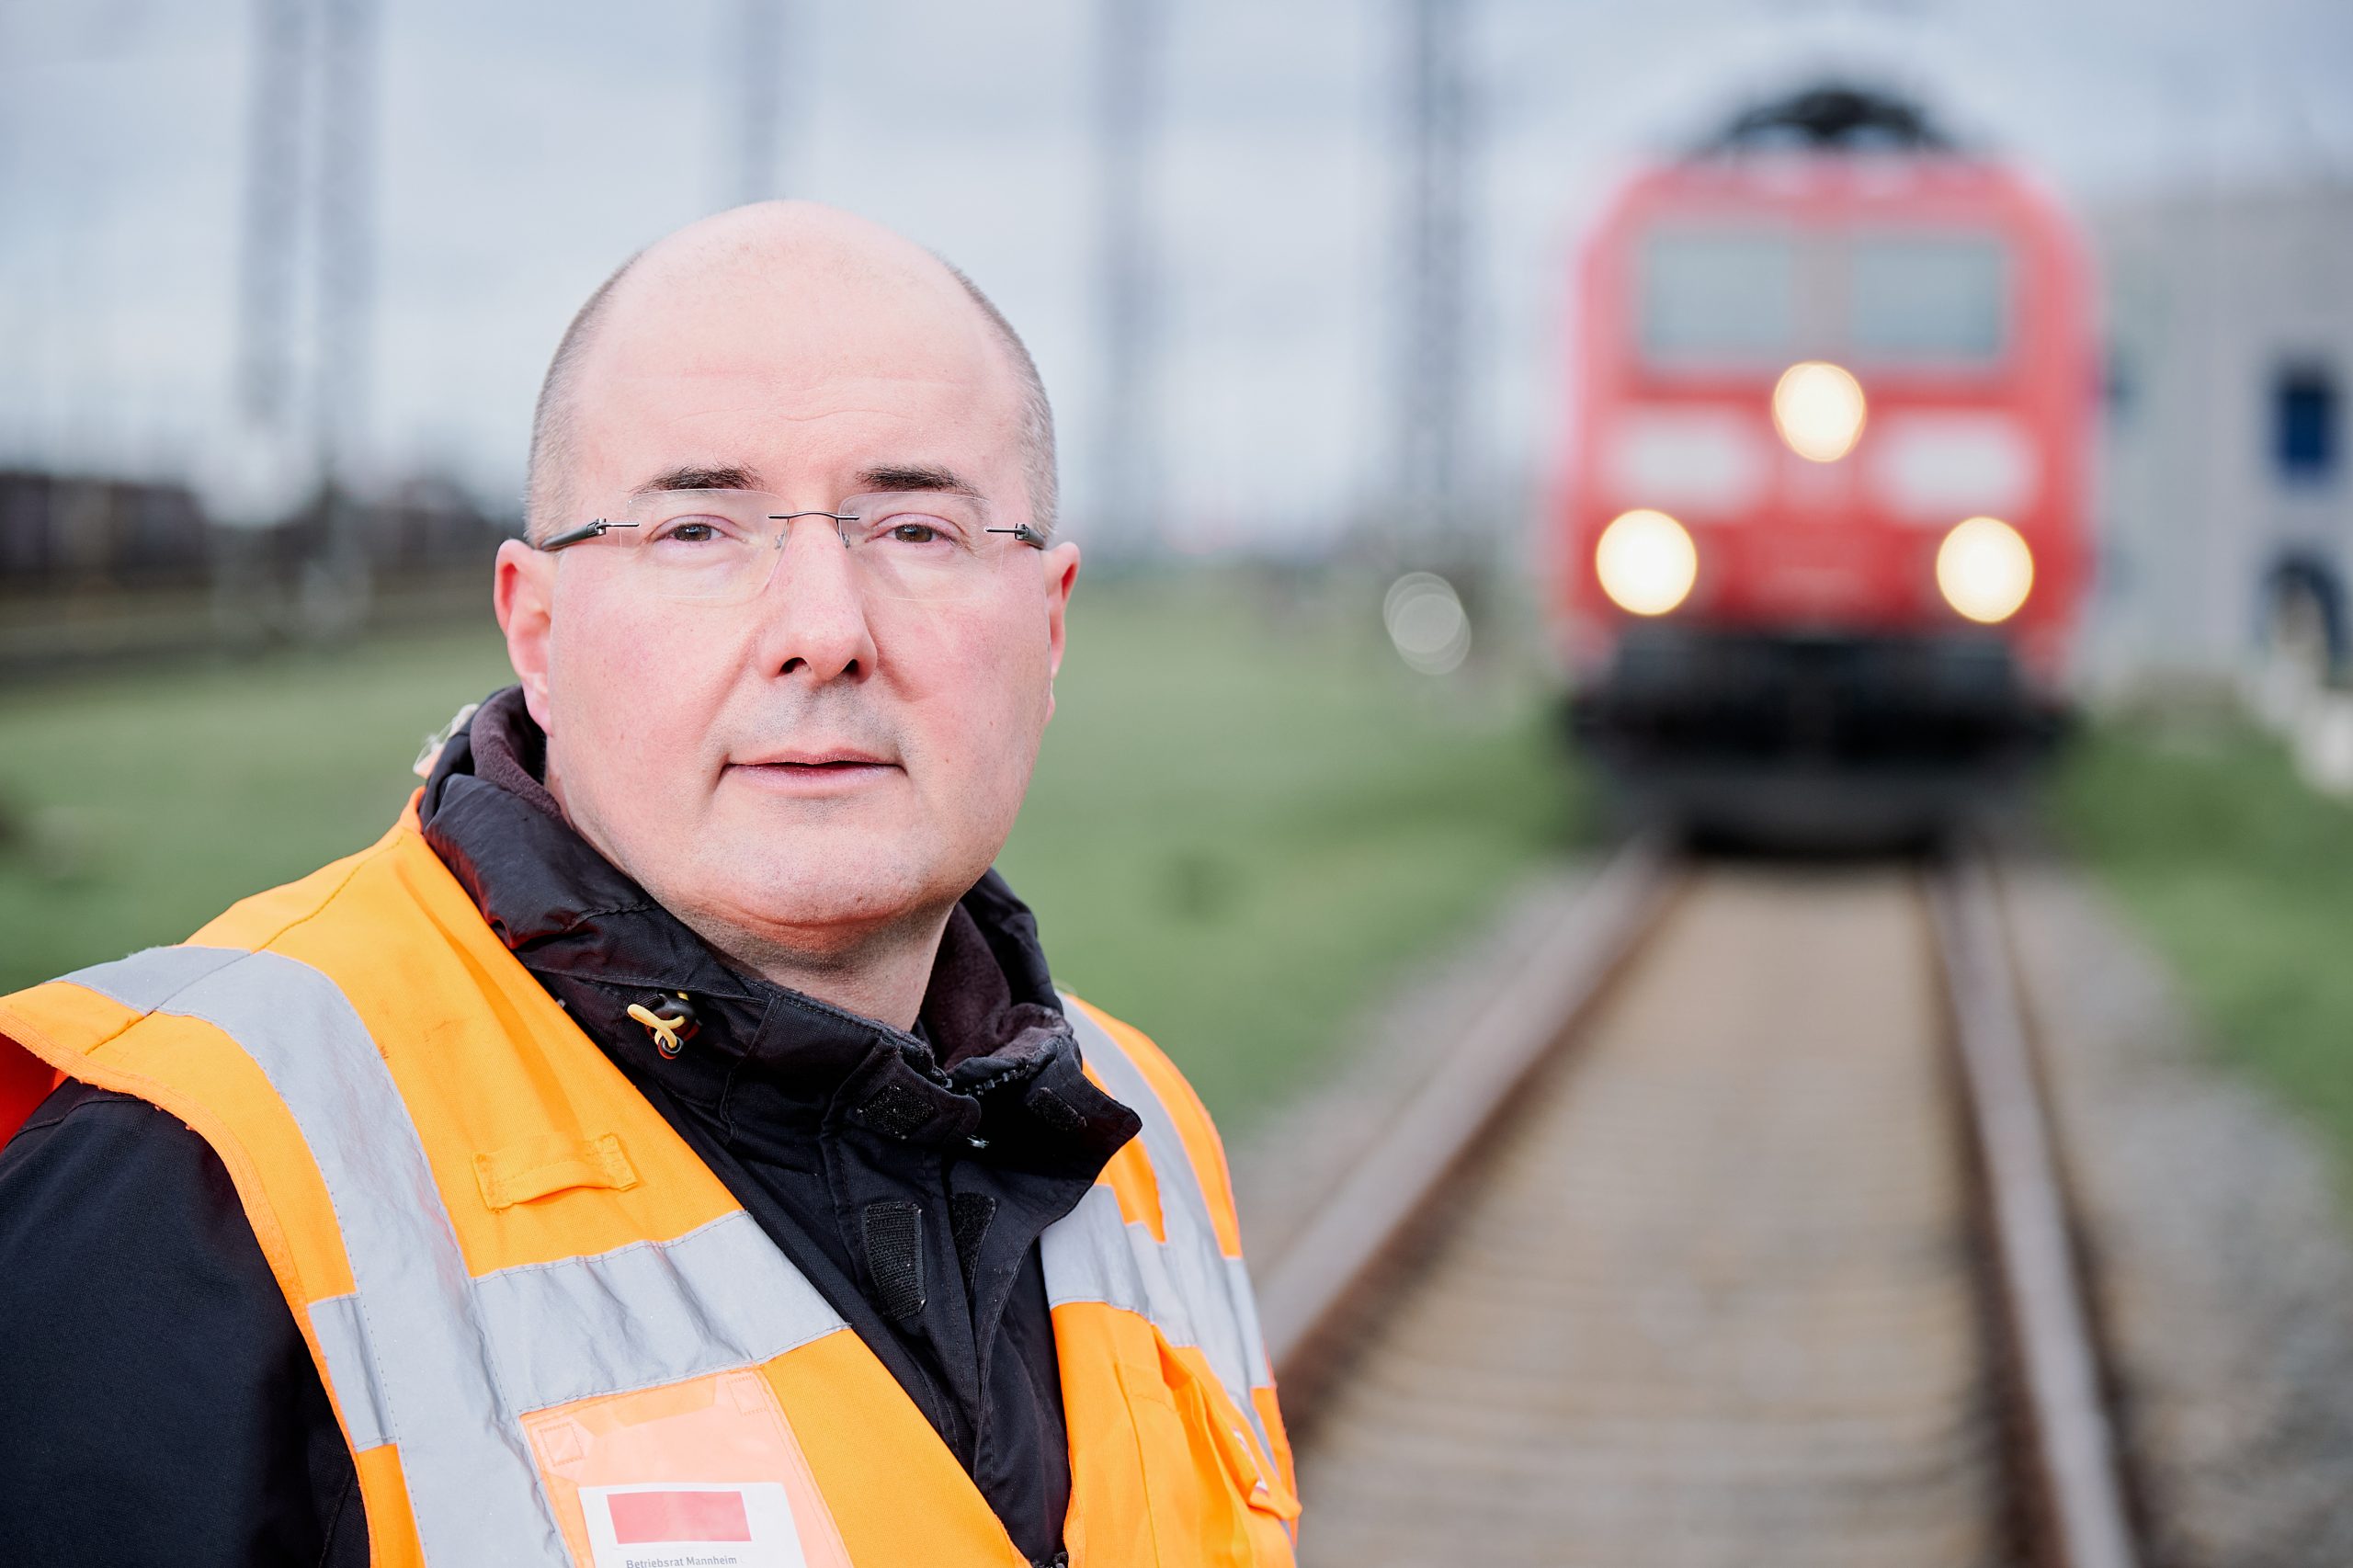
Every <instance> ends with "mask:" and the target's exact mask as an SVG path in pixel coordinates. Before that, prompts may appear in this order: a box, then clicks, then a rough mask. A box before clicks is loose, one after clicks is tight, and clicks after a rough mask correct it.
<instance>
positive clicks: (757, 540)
mask: <svg viewBox="0 0 2353 1568" xmlns="http://www.w3.org/2000/svg"><path fill="white" fill-rule="evenodd" d="M801 517H824V519H826V520H827V521H828V522H831V523H832V524H833V525H834V531H835V534H837V535H838V536H839V537H840V539H841V541H842V547H843V548H844V549H846V550H847V551H849V559H850V565H851V569H852V571H853V572H854V573H855V574H856V575H857V577H858V583H859V585H860V586H861V587H863V588H864V589H865V590H866V591H868V592H870V593H871V594H874V595H876V596H878V597H883V598H893V599H914V600H925V601H940V600H952V599H961V598H970V597H974V596H975V595H977V594H979V593H980V592H982V591H983V589H984V588H985V587H986V586H987V585H988V583H989V581H990V579H991V578H992V577H993V576H994V575H995V573H996V572H997V571H999V570H1000V569H1001V568H1002V567H1003V565H1004V563H1005V561H1006V558H1007V557H1008V556H1009V555H1011V554H1012V553H1014V552H1013V551H1009V550H1006V549H1005V548H1003V547H1001V546H998V545H997V544H996V543H995V540H992V539H991V538H990V537H989V536H991V535H992V534H1009V535H1011V536H1012V537H1013V539H1014V540H1016V542H1017V543H1019V544H1023V545H1028V546H1029V547H1030V548H1031V549H1035V550H1043V549H1044V548H1045V547H1046V536H1045V535H1044V534H1042V533H1040V532H1039V531H1038V530H1037V529H1036V528H1031V527H1030V526H1029V524H1028V523H1017V524H1015V525H1014V526H1012V527H1010V528H994V527H991V526H990V524H989V514H988V505H987V503H986V502H984V501H983V500H981V499H980V498H979V497H978V496H973V495H962V494H956V493H954V492H952V491H893V492H887V493H881V494H872V495H853V496H851V497H850V498H849V499H848V500H847V501H844V502H843V503H841V505H840V506H836V507H835V509H834V510H832V511H830V512H795V511H793V510H791V509H790V507H788V506H786V504H785V502H784V501H783V499H782V498H781V497H779V496H775V495H771V494H767V493H766V492H765V491H758V490H658V491H652V492H648V493H646V494H640V495H637V496H635V497H632V498H631V501H630V503H629V505H628V506H625V507H623V508H622V509H621V511H620V515H619V516H617V517H598V518H597V519H596V520H595V521H593V522H588V523H584V524H582V525H581V526H580V527H578V528H572V529H570V530H568V531H566V532H563V533H560V534H556V535H554V536H553V537H551V538H549V539H545V540H540V542H539V544H538V546H537V548H538V549H540V550H543V551H559V550H569V549H571V548H572V547H573V546H574V545H577V544H585V543H587V542H588V541H589V540H597V539H606V540H610V541H611V542H613V543H614V544H619V545H625V546H626V547H627V548H626V552H625V554H624V556H623V557H622V559H623V562H625V565H624V569H625V570H626V571H628V572H629V573H631V574H632V575H633V576H635V577H637V578H638V579H640V580H641V582H642V585H643V587H644V588H645V590H646V591H647V592H648V593H651V594H654V595H656V596H658V597H662V598H668V599H688V600H694V601H697V602H699V603H704V604H740V603H742V602H744V601H745V600H746V599H751V598H755V597H758V595H759V594H760V593H761V591H762V590H764V589H765V588H767V585H768V581H769V579H770V578H772V577H774V576H775V575H776V566H777V562H779V561H780V560H782V559H783V558H784V540H785V537H786V531H787V530H788V529H790V528H791V526H792V524H793V522H794V521H795V520H796V519H798V518H801ZM622 529H626V530H628V531H627V532H626V533H621V532H617V531H616V530H622Z"/></svg>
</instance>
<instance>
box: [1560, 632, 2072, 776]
mask: <svg viewBox="0 0 2353 1568" xmlns="http://www.w3.org/2000/svg"><path fill="white" fill-rule="evenodd" d="M1570 716H1571V720H1572V722H1573V725H1574V730H1575V732H1576V733H1577V735H1578V736H1579V738H1580V739H1581V740H1583V741H1585V742H1586V743H1587V744H1590V745H1592V746H1594V747H1595V748H1597V749H1598V750H1600V751H1602V752H1604V753H1605V754H1607V755H1608V756H1611V757H1612V758H1613V759H1614V760H1617V761H1619V762H1621V763H1635V764H1639V763H1642V762H1645V761H1659V762H1667V761H1683V760H1700V759H1706V758H1722V759H1724V760H1727V761H1731V760H1745V761H1752V762H1760V763H1769V762H1790V763H1799V764H1805V765H1812V766H1828V767H1865V768H1868V767H1875V766H1892V767H1906V768H1908V767H1920V766H1923V765H1926V766H1929V767H1935V766H1938V765H1948V766H1949V765H1961V764H1974V763H1983V762H1987V761H1995V760H1999V759H2002V758H2017V757H2020V756H2028V755H2031V754H2033V753H2037V752H2040V751H2042V750H2045V749H2047V748H2048V746H2049V745H2050V744H2051V743H2052V741H2053V740H2055V739H2056V738H2057V737H2058V735H2059V734H2060V733H2062V731H2063V727H2064V722H2065V713H2064V708H2063V704H2061V703H2060V702H2059V701H2058V700H2057V699H2056V698H2055V697H2054V696H2052V694H2049V693H2047V692H2040V691H2038V690H2036V689H2035V688H2034V687H2031V686H2030V685H2029V682H2028V681H2027V680H2026V679H2025V677H2024V676H2023V673H2022V672H2021V670H2020V669H2019V667H2018V661H2017V659H2016V658H2015V657H2014V656H2013V654H2012V652H2011V649H2010V645H2009V643H2008V642H2007V641H2006V640H2005V639H2003V638H2001V637H1999V636H1995V635H1988V634H1978V635H1971V634H1966V633H1938V634H1934V635H1915V636H1894V635H1818V636H1817V635H1802V634H1792V633H1786V632H1761V631H1717V630H1700V629H1696V628H1691V627H1686V626H1676V625H1643V626H1634V627H1630V628H1628V629H1627V631H1626V632H1625V635H1624V636H1623V637H1622V638H1621V639H1620V641H1619V642H1618V644H1617V647H1616V649H1615V652H1614V654H1613V656H1612V658H1611V661H1610V664H1609V665H1608V668H1607V669H1606V670H1605V671H1603V672H1602V673H1601V675H1600V676H1599V678H1598V679H1597V680H1594V681H1591V682H1589V683H1587V684H1586V685H1585V686H1583V687H1581V688H1580V689H1579V690H1577V691H1576V692H1575V693H1574V696H1573V697H1572V699H1571V705H1570Z"/></svg>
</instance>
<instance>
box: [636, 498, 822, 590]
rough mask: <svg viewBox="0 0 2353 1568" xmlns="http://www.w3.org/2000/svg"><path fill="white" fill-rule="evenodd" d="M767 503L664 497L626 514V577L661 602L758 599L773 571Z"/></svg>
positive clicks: (771, 503) (772, 502)
mask: <svg viewBox="0 0 2353 1568" xmlns="http://www.w3.org/2000/svg"><path fill="white" fill-rule="evenodd" d="M782 510H784V507H783V506H782V504H781V503H779V502H778V501H777V500H776V498H775V497H773V496H769V495H762V494H758V493H757V492H755V491H748V490H667V491H663V492H661V493H659V494H654V495H648V496H644V497H642V499H641V500H640V501H639V502H638V503H637V504H636V505H634V506H631V509H630V517H629V520H630V521H631V522H632V523H634V524H636V525H637V527H636V529H635V531H634V532H633V533H632V534H631V542H632V544H633V546H634V548H632V549H631V551H630V563H631V569H632V570H633V571H635V572H636V573H638V574H640V575H641V576H642V578H643V579H644V581H645V585H646V588H647V590H648V591H649V592H652V593H654V594H658V595H660V596H661V597H664V598H669V599H704V600H719V601H728V600H734V599H747V598H750V597H752V596H753V595H755V594H756V593H758V592H759V591H760V589H761V587H762V586H764V585H766V584H767V576H768V574H769V572H770V571H772V570H773V569H774V568H775V565H776V551H775V550H774V549H773V548H772V540H773V530H774V528H775V525H774V524H772V523H770V522H769V521H768V514H769V513H771V512H780V511H782Z"/></svg>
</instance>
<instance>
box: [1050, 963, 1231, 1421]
mask: <svg viewBox="0 0 2353 1568" xmlns="http://www.w3.org/2000/svg"><path fill="white" fill-rule="evenodd" d="M1063 1011H1064V1012H1065V1013H1067V1014H1068V1015H1069V1017H1070V1021H1071V1027H1072V1028H1073V1029H1074V1031H1075V1032H1076V1033H1077V1035H1078V1046H1079V1053H1080V1055H1081V1056H1083V1057H1084V1058H1085V1059H1086V1062H1087V1064H1088V1065H1089V1066H1091V1067H1093V1068H1094V1069H1095V1071H1096V1074H1097V1076H1098V1077H1100V1078H1101V1079H1102V1080H1103V1086H1104V1087H1105V1088H1106V1089H1107V1090H1108V1091H1109V1093H1110V1095H1111V1097H1112V1098H1113V1099H1116V1100H1118V1101H1120V1103H1121V1104H1123V1105H1125V1106H1126V1107H1128V1108H1129V1109H1131V1110H1132V1111H1134V1112H1135V1113H1136V1115H1137V1117H1138V1118H1139V1119H1141V1120H1142V1122H1143V1148H1144V1155H1145V1157H1146V1158H1147V1159H1148V1160H1149V1161H1150V1162H1151V1165H1152V1172H1153V1176H1154V1180H1155V1182H1156V1184H1157V1185H1158V1187H1159V1188H1160V1233H1161V1235H1162V1236H1165V1237H1166V1238H1167V1240H1166V1241H1165V1243H1164V1242H1162V1241H1160V1240H1159V1239H1157V1238H1155V1237H1154V1235H1153V1233H1152V1230H1151V1227H1149V1226H1147V1225H1145V1224H1143V1223H1142V1222H1141V1221H1135V1222H1131V1221H1125V1220H1123V1219H1122V1218H1121V1216H1120V1200H1119V1198H1118V1196H1117V1195H1116V1194H1114V1193H1113V1192H1112V1190H1111V1189H1110V1188H1109V1187H1105V1186H1097V1187H1092V1188H1090V1189H1089V1190H1088V1192H1087V1194H1086V1197H1085V1198H1083V1199H1080V1200H1079V1204H1078V1207H1077V1208H1076V1209H1074V1210H1072V1211H1071V1212H1070V1214H1069V1215H1068V1216H1066V1217H1065V1218H1063V1219H1062V1220H1060V1221H1056V1222H1055V1223H1054V1224H1052V1225H1051V1226H1049V1227H1048V1228H1047V1230H1046V1233H1045V1236H1044V1238H1043V1240H1042V1242H1041V1248H1042V1252H1043V1261H1044V1264H1045V1270H1046V1301H1047V1303H1048V1304H1049V1305H1050V1306H1056V1307H1059V1306H1062V1305H1063V1304H1064V1303H1065V1302H1070V1301H1100V1302H1103V1303H1104V1304H1105V1305H1107V1306H1113V1307H1120V1308H1123V1309H1125V1310H1126V1311H1128V1312H1136V1313H1138V1314H1140V1315H1142V1316H1143V1317H1146V1318H1149V1319H1151V1320H1152V1324H1153V1326H1154V1327H1155V1328H1157V1329H1159V1330H1160V1334H1161V1337H1162V1338H1164V1339H1165V1340H1167V1341H1168V1343H1169V1344H1171V1345H1174V1346H1196V1347H1198V1348H1199V1350H1200V1352H1201V1354H1202V1355H1203V1356H1204V1357H1206V1358H1208V1360H1209V1364H1210V1370H1211V1371H1212V1372H1214V1373H1216V1374H1217V1381H1218V1382H1219V1383H1220V1384H1221V1385H1222V1387H1223V1388H1224V1390H1225V1392H1226V1397H1227V1398H1229V1399H1231V1400H1232V1401H1233V1403H1234V1406H1235V1408H1237V1409H1239V1410H1240V1411H1241V1412H1242V1414H1243V1415H1245V1417H1247V1418H1248V1420H1249V1423H1250V1429H1251V1430H1252V1431H1253V1432H1255V1433H1256V1434H1257V1437H1258V1446H1259V1449H1260V1450H1261V1451H1262V1452H1263V1453H1265V1454H1266V1455H1267V1456H1268V1458H1269V1460H1271V1458H1272V1456H1273V1454H1274V1451H1275V1450H1274V1445H1273V1443H1272V1442H1271V1441H1269V1439H1268V1437H1267V1424H1266V1421H1265V1419H1264V1418H1263V1417H1262V1416H1260V1415H1259V1414H1258V1406H1257V1403H1256V1401H1254V1400H1253V1399H1252V1398H1251V1397H1250V1391H1251V1389H1252V1388H1254V1387H1256V1388H1267V1387H1271V1386H1272V1385H1273V1383H1274V1381H1275V1379H1274V1372H1273V1370H1272V1369H1271V1367H1270V1366H1269V1364H1268V1362H1267V1345H1266V1341H1265V1339H1263V1338H1262V1337H1261V1336H1260V1334H1259V1330H1258V1309H1257V1298H1256V1295H1255V1294H1253V1292H1252V1291H1251V1289H1250V1278H1249V1274H1248V1272H1247V1271H1246V1269H1245V1267H1244V1265H1243V1261H1242V1259H1240V1258H1238V1257H1228V1256H1225V1251H1224V1249H1223V1248H1222V1247H1221V1246H1220V1245H1219V1244H1218V1239H1217V1226H1216V1223H1215V1221H1212V1220H1211V1218H1210V1207H1209V1200H1208V1199H1207V1198H1206V1197H1205V1196H1204V1195H1203V1194H1202V1192H1201V1185H1200V1177H1199V1173H1198V1172H1196V1171H1195V1170H1194V1169H1193V1160H1192V1156H1191V1155H1190V1154H1189V1153H1187V1152H1186V1149H1185V1141H1184V1138H1183V1136H1182V1135H1181V1134H1179V1133H1178V1132H1177V1131H1176V1122H1175V1121H1174V1120H1173V1119H1170V1117H1169V1114H1168V1108H1167V1107H1166V1106H1165V1105H1163V1104H1162V1103H1161V1099H1160V1096H1159V1095H1158V1093H1156V1092H1155V1091H1154V1088H1153V1086H1152V1085H1151V1083H1150V1082H1149V1081H1148V1080H1147V1079H1146V1078H1145V1077H1144V1075H1143V1071H1142V1069H1141V1068H1139V1067H1138V1066H1137V1065H1136V1064H1135V1063H1134V1062H1132V1061H1131V1060H1130V1059H1129V1057H1128V1053H1127V1052H1126V1051H1124V1050H1122V1049H1121V1048H1120V1043H1119V1041H1117V1040H1114V1039H1112V1038H1111V1033H1110V1031H1109V1030H1108V1029H1106V1028H1104V1027H1103V1026H1102V1025H1100V1024H1098V1023H1097V1022H1096V1021H1095V1020H1094V1018H1093V1017H1089V1016H1088V1014H1087V1011H1086V1008H1085V1007H1082V1006H1079V1005H1078V1004H1077V1003H1076V1002H1075V1001H1069V1000H1065V1003H1064V1006H1063Z"/></svg>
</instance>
